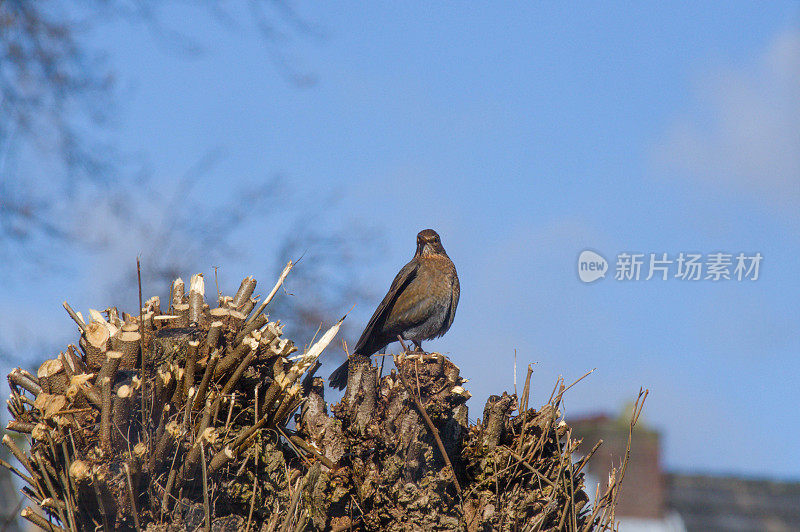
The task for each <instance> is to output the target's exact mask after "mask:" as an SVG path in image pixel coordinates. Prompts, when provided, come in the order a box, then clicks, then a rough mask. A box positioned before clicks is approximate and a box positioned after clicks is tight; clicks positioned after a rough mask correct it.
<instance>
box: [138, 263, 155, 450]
mask: <svg viewBox="0 0 800 532" xmlns="http://www.w3.org/2000/svg"><path fill="white" fill-rule="evenodd" d="M136 278H137V280H138V284H139V352H140V353H141V354H142V364H141V366H140V367H139V382H140V383H141V386H142V391H141V400H142V408H141V410H142V431H143V432H145V434H147V435H148V437H147V438H146V439H147V445H148V450H149V451H152V447H151V441H150V440H151V438H150V437H149V435H150V430H149V427H148V425H149V424H148V423H147V380H146V379H145V378H144V374H145V372H144V368H145V356H146V354H145V353H146V351H145V349H144V319H143V318H142V265H141V264H140V262H139V257H138V256H137V257H136Z"/></svg>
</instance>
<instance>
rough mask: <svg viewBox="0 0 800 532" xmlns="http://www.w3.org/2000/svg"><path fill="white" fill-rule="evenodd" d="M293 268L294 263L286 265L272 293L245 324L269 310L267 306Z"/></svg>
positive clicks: (290, 262)
mask: <svg viewBox="0 0 800 532" xmlns="http://www.w3.org/2000/svg"><path fill="white" fill-rule="evenodd" d="M292 266H294V263H293V262H292V261H289V262H288V263H287V264H286V266H285V267H284V268H283V271H282V272H281V275H280V276H279V277H278V282H277V283H275V286H273V287H272V290H271V291H270V293H269V295H267V297H266V298H265V299H264V301H262V302H261V304H260V305H259V306H258V308H256V309H255V310H254V311H253V312H252V313H251V314H250V317H249V318H247V320H246V321H245V324H248V323H250V322H251V321H253V320H254V319H256V316H258V315H259V314H261V313H262V312H264V309H265V308H267V305H269V303H270V301H272V298H273V297H275V294H277V293H278V289H279V288H280V287H281V285H282V284H283V281H285V280H286V276H287V275H289V272H290V271H291V270H292Z"/></svg>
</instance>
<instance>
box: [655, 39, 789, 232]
mask: <svg viewBox="0 0 800 532" xmlns="http://www.w3.org/2000/svg"><path fill="white" fill-rule="evenodd" d="M700 81H701V82H700V84H699V89H698V91H697V94H696V97H697V100H698V101H697V103H698V105H697V107H696V109H695V112H693V113H691V114H686V115H684V116H682V117H680V118H678V119H677V120H676V121H675V122H674V123H673V124H672V126H671V127H670V128H669V129H668V131H667V133H666V134H665V136H664V138H663V139H662V140H661V142H659V143H658V144H657V146H656V150H655V156H656V160H657V164H658V166H659V167H660V168H661V169H663V170H665V171H666V172H667V173H668V174H669V175H670V176H671V177H685V178H689V179H692V180H696V181H697V182H699V183H700V184H703V185H705V186H709V187H712V188H713V189H715V190H718V191H720V192H732V193H736V194H745V195H748V196H750V197H752V198H753V199H756V200H757V201H759V202H763V203H764V204H766V205H767V206H768V207H770V208H779V209H780V210H782V211H784V212H788V213H791V214H792V215H794V216H796V215H797V213H798V207H800V30H796V29H792V30H784V31H781V32H780V33H779V34H777V35H776V36H775V37H774V39H773V40H772V42H771V43H770V44H769V46H768V47H767V48H766V50H764V51H763V53H762V54H761V55H760V56H759V57H758V58H757V59H756V60H755V61H751V62H749V63H748V64H746V65H742V66H737V67H729V68H726V69H716V70H713V71H710V72H708V73H707V75H705V76H704V77H703V79H702V80H700Z"/></svg>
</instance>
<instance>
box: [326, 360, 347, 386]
mask: <svg viewBox="0 0 800 532" xmlns="http://www.w3.org/2000/svg"><path fill="white" fill-rule="evenodd" d="M349 365H350V359H347V360H345V361H344V364H342V365H341V366H339V367H338V368H336V369H335V370H333V373H331V376H330V377H329V379H328V380H329V381H330V383H331V388H336V389H337V390H344V387H345V386H347V371H348V366H349Z"/></svg>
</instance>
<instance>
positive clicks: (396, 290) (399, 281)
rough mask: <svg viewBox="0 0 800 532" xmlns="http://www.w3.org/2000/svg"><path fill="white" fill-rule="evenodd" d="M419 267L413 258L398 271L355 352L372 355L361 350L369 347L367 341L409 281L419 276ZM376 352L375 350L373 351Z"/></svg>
mask: <svg viewBox="0 0 800 532" xmlns="http://www.w3.org/2000/svg"><path fill="white" fill-rule="evenodd" d="M418 269H419V262H417V261H416V260H412V261H411V262H409V263H408V264H406V265H405V266H403V268H402V269H401V270H400V272H398V274H397V275H396V276H395V278H394V281H392V286H390V287H389V292H387V293H386V295H385V296H384V298H383V301H381V304H380V305H378V308H376V309H375V313H374V314H372V317H371V318H370V319H369V322H368V323H367V326H366V327H364V332H362V333H361V338H359V339H358V343H356V347H355V348H354V349H353V353H354V354H355V353H359V354H364V355H371V354H372V353H362V352H361V351H362V350H363V349H364V348H365V347H367V343H368V342H369V341H370V339H371V337H372V336H373V334H374V333H375V332H376V331H379V330H380V328H381V327H382V326H383V323H384V321H385V320H386V316H387V314H388V313H389V311H390V310H391V309H392V306H393V305H394V303H395V301H396V300H397V296H399V295H400V294H401V293H402V292H403V290H404V289H405V287H406V286H408V283H410V282H411V281H412V280H414V278H415V277H416V276H417V270H418ZM381 347H383V346H379V347H376V348H375V349H380V348H381ZM373 352H374V351H373Z"/></svg>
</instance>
